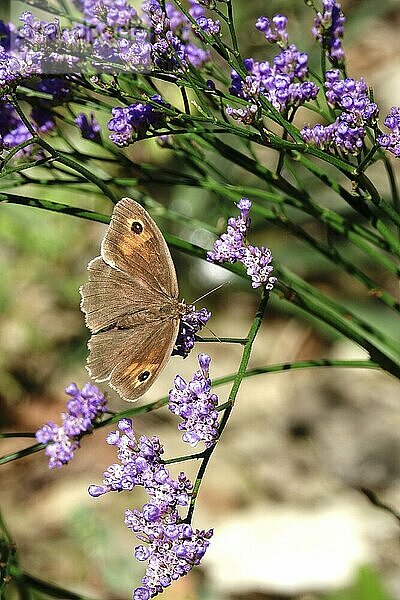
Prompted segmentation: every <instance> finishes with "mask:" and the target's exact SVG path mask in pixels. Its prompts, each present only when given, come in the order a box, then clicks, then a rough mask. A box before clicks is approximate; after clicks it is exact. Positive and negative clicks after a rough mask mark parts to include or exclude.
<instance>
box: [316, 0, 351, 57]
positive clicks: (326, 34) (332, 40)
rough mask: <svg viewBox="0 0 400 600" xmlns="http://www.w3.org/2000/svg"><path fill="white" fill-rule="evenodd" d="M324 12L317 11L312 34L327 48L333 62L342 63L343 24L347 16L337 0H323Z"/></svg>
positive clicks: (343, 55)
mask: <svg viewBox="0 0 400 600" xmlns="http://www.w3.org/2000/svg"><path fill="white" fill-rule="evenodd" d="M322 7H323V9H324V12H323V13H321V12H317V15H316V17H315V19H314V26H313V28H312V30H311V31H312V34H313V36H314V37H315V39H316V40H317V41H318V42H319V43H320V44H321V45H322V47H323V48H325V49H326V51H327V54H328V57H329V58H330V60H331V61H332V62H335V63H342V62H344V59H345V54H344V50H343V46H342V38H343V31H344V29H343V26H344V23H345V21H346V18H345V16H344V14H343V12H342V9H341V5H340V4H339V2H336V1H335V0H322Z"/></svg>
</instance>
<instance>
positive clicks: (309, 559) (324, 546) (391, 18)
mask: <svg viewBox="0 0 400 600" xmlns="http://www.w3.org/2000/svg"><path fill="white" fill-rule="evenodd" d="M6 4H7V3H6ZM11 4H13V3H12V2H11ZM133 4H134V3H133ZM342 7H343V10H344V12H345V15H346V17H347V24H346V29H345V40H344V41H345V49H346V53H347V65H348V73H349V76H354V77H357V78H358V77H360V76H364V77H365V79H366V80H367V82H368V84H370V85H371V86H373V87H374V90H375V99H376V101H377V103H378V104H379V106H380V108H381V115H382V116H383V115H385V114H387V112H388V111H389V109H390V107H391V106H392V105H399V104H400V65H399V60H398V57H399V55H400V36H399V35H398V31H399V28H400V2H399V0H383V1H382V2H376V1H375V0H359V1H352V0H348V1H345V0H343V2H342ZM9 8H10V7H9V6H5V5H4V6H3V3H2V5H1V10H2V11H3V15H1V14H0V16H3V18H7V15H6V14H5V13H6V11H7V10H8V9H9ZM235 9H236V14H237V24H238V33H239V39H240V44H241V48H242V50H243V56H253V57H254V58H256V59H266V58H269V57H271V56H272V55H273V50H272V49H271V48H270V47H267V46H266V44H265V43H264V41H263V36H262V35H260V34H259V33H258V32H257V31H256V29H255V27H254V23H255V21H256V19H257V18H258V16H260V15H261V14H266V15H267V16H272V15H274V14H275V13H277V12H283V13H285V14H287V15H288V16H289V32H290V36H291V41H292V42H293V43H296V44H297V46H298V47H299V49H302V50H305V51H307V52H309V53H310V62H311V65H312V66H313V67H315V68H317V67H318V62H319V53H318V48H317V46H316V44H314V42H313V40H312V37H311V34H310V32H309V30H310V27H311V22H312V11H311V10H310V9H307V7H305V5H304V3H303V2H301V1H300V0H292V1H290V0H280V1H279V2H278V1H275V0H271V1H270V2H268V3H265V2H264V1H262V0H252V2H251V3H250V2H242V1H241V0H237V1H236V5H235ZM310 114H311V113H310ZM310 114H308V115H307V118H308V119H310V118H311V117H312V115H311V117H310ZM96 116H97V115H96ZM100 120H101V119H100ZM102 124H103V125H104V124H105V121H103V123H102ZM105 134H106V132H105ZM70 135H72V136H73V135H76V133H73V132H70ZM85 144H87V142H85ZM129 152H130V153H131V155H132V156H133V157H134V159H135V161H136V162H140V161H141V160H146V161H147V162H152V163H154V164H160V165H164V166H168V165H169V164H170V165H171V166H175V167H176V165H174V161H175V159H174V157H173V155H172V154H171V153H169V151H167V150H160V149H159V148H158V147H157V146H156V144H153V143H150V142H146V143H140V144H136V145H135V146H134V147H132V148H131V149H130V150H129ZM269 161H271V162H269ZM265 163H266V164H267V165H268V166H273V165H275V157H272V156H271V155H270V154H268V153H267V152H266V154H265ZM220 167H221V169H224V168H225V169H226V168H228V167H227V165H226V164H225V165H224V164H223V163H221V165H220ZM230 172H232V181H235V180H236V181H239V180H240V183H243V184H245V183H246V184H249V185H251V184H252V183H253V181H252V179H251V178H250V176H248V180H246V181H244V179H243V178H244V175H243V172H239V171H236V170H235V169H234V168H232V169H231V171H230ZM118 175H119V176H132V174H129V173H126V172H124V171H123V169H121V170H120V171H119V173H118ZM374 177H375V178H374V182H375V184H376V185H377V186H378V187H379V185H381V186H383V187H384V186H385V185H386V184H385V183H384V181H383V175H381V174H380V173H379V172H378V171H376V173H374ZM381 177H382V180H381V179H380V178H381ZM312 185H313V194H314V195H315V196H316V197H317V198H319V199H320V200H321V201H322V202H323V201H324V200H325V201H327V202H329V201H332V202H333V200H332V198H329V191H327V188H326V189H318V187H315V186H316V183H315V180H313V181H312ZM23 189H24V190H26V195H28V196H36V197H40V195H41V194H43V197H46V198H48V199H52V200H54V201H60V202H64V203H70V204H71V205H76V206H85V207H86V208H89V209H93V210H98V211H100V212H104V213H110V212H111V207H110V204H109V202H107V201H106V200H104V199H102V198H99V197H98V195H95V194H92V195H91V194H90V193H88V192H80V191H79V190H77V191H74V192H73V194H72V193H71V192H66V190H65V189H63V188H62V186H58V187H57V186H53V187H52V188H51V190H50V191H49V190H45V189H42V188H41V187H39V186H37V185H33V184H26V185H24V188H23ZM147 189H148V190H149V193H151V195H152V196H153V197H154V198H155V199H156V200H158V201H159V202H160V203H161V204H162V205H166V206H169V207H170V208H171V209H173V210H174V211H176V212H177V213H180V214H183V215H186V216H189V217H191V218H193V219H195V218H199V219H201V218H204V214H209V215H210V221H209V223H210V225H213V226H216V227H222V225H221V223H220V222H218V221H217V215H218V214H219V215H221V208H220V207H221V205H219V206H216V205H215V199H214V198H213V197H212V196H211V195H208V194H207V193H206V192H205V191H199V190H195V189H192V188H182V187H180V188H174V187H173V186H171V187H168V188H167V187H166V186H162V187H159V186H157V185H152V186H150V187H148V188H147ZM132 193H134V191H132ZM223 210H225V211H226V212H225V214H223V215H222V217H221V219H222V224H223V222H224V220H225V218H226V217H227V216H228V215H229V214H231V213H232V207H231V206H230V205H229V204H227V205H226V206H225V207H224V208H223ZM346 210H350V209H347V208H346V207H343V214H346ZM152 214H153V215H154V217H155V218H156V219H157V221H158V223H159V224H160V226H161V228H162V230H163V231H168V232H170V233H174V234H176V235H179V236H180V237H182V238H184V239H188V240H189V241H191V242H193V243H196V244H199V245H201V246H203V247H205V248H211V247H212V244H213V241H214V239H215V235H214V234H213V233H212V232H210V231H209V230H208V229H205V228H202V227H201V226H199V227H198V228H197V229H196V230H193V228H190V229H189V228H186V227H185V224H184V222H182V221H179V220H175V221H170V220H166V219H164V218H163V214H162V211H161V210H160V209H159V208H157V207H155V208H154V210H153V212H152ZM104 232H105V226H103V225H99V224H95V223H90V222H85V221H82V220H79V219H77V218H74V217H69V216H64V215H56V214H51V213H46V212H45V211H39V210H36V209H32V208H26V207H20V206H1V210H0V238H1V246H0V281H1V285H0V311H1V314H0V339H1V346H2V349H1V354H0V421H1V425H2V430H3V431H35V430H36V429H37V428H38V427H39V426H40V425H42V423H44V422H45V421H47V420H49V419H51V420H54V421H56V422H57V421H58V420H59V414H60V412H61V411H62V410H63V407H64V404H65V400H66V398H65V395H64V392H63V389H64V388H65V386H66V385H68V384H69V383H70V382H71V381H75V382H76V383H77V384H78V385H79V386H81V385H82V384H84V383H85V382H86V381H87V380H88V376H87V373H86V371H85V368H84V365H85V358H86V341H87V338H88V332H87V330H86V328H85V325H84V320H83V316H82V314H81V312H80V310H79V300H80V299H79V292H78V288H79V286H80V285H81V284H82V283H83V282H84V281H85V278H86V265H87V262H88V261H89V260H90V259H92V258H93V257H94V256H96V255H97V254H98V253H99V244H100V241H101V239H102V237H103V235H104ZM252 235H253V238H252V242H253V243H259V244H264V245H267V246H269V247H270V248H271V249H272V251H273V254H274V256H276V258H277V259H279V261H280V262H281V263H282V264H285V265H287V266H288V267H290V268H291V269H293V270H294V271H295V272H296V273H298V274H299V275H301V276H302V277H304V278H306V280H307V281H309V282H311V283H313V284H314V285H317V286H318V287H320V289H322V290H324V291H325V292H327V293H328V294H330V295H332V296H334V297H335V298H336V300H339V301H341V302H343V303H344V304H345V305H347V306H349V307H350V308H351V307H353V306H355V305H357V310H360V311H362V314H363V315H364V317H367V318H369V319H371V320H373V321H374V322H375V323H379V324H380V326H381V327H382V329H383V330H385V331H391V333H392V335H396V333H399V334H400V332H395V331H393V324H392V321H391V315H390V313H389V312H388V311H386V310H384V309H383V308H382V305H380V304H379V303H377V302H376V301H374V299H373V298H372V297H368V296H366V295H365V294H363V300H362V302H361V300H360V299H359V296H358V293H359V289H360V288H359V285H358V284H356V283H354V281H352V280H351V278H350V277H348V276H347V275H343V274H342V273H341V272H339V271H337V270H336V269H335V267H334V265H332V264H331V263H328V262H327V261H325V260H324V259H322V258H319V257H318V256H317V255H316V254H315V253H314V252H312V251H310V250H309V248H308V247H306V246H304V245H302V244H301V242H299V241H297V240H295V239H294V238H292V237H290V236H289V235H288V234H285V233H282V231H281V230H278V229H276V228H274V226H273V225H270V226H267V225H266V224H265V222H262V223H261V222H260V223H257V222H255V227H254V229H253V231H252ZM357 258H358V259H359V257H357ZM174 260H175V264H176V268H177V273H178V278H179V281H180V286H181V291H182V296H184V297H185V299H186V300H187V301H192V300H194V299H195V298H197V297H198V296H200V295H202V294H203V293H205V292H207V291H208V290H209V289H210V288H212V287H213V286H214V285H216V284H218V283H219V282H220V281H224V280H225V279H228V280H229V281H231V284H230V286H228V287H224V288H222V289H221V290H219V291H218V292H216V293H214V294H212V295H211V296H209V297H208V298H207V300H205V301H204V302H202V303H201V306H202V305H203V304H204V305H206V306H207V307H208V308H209V309H210V310H212V312H213V317H212V320H211V321H210V327H211V328H212V330H213V331H214V332H215V333H216V334H217V335H219V336H232V337H233V336H238V337H243V336H244V335H246V333H247V329H248V327H249V324H250V319H251V318H252V315H253V314H254V310H255V308H256V305H257V300H258V296H257V294H255V293H254V292H252V291H251V289H250V288H249V285H248V284H247V282H246V281H244V280H239V278H235V277H234V276H232V275H229V277H227V276H226V271H222V270H221V269H219V268H218V267H213V266H212V265H206V264H204V263H202V262H201V261H198V260H196V259H189V258H188V257H184V256H183V255H181V254H178V253H175V254H174ZM361 266H362V267H363V268H365V269H366V270H367V271H368V269H369V271H368V272H369V273H370V274H371V276H373V277H375V278H376V280H377V281H378V282H381V283H385V281H384V280H383V281H382V276H381V274H380V273H379V272H378V271H379V270H377V272H374V271H373V270H372V269H370V268H369V265H368V264H367V262H365V264H362V265H361ZM392 292H393V293H396V290H395V289H394V290H393V289H392ZM196 349H197V350H198V351H207V352H208V353H210V354H211V356H212V365H211V374H212V376H213V377H219V376H222V375H226V374H229V373H234V372H235V371H236V368H237V365H238V362H239V360H240V348H239V347H234V346H226V345H223V346H222V345H219V344H215V343H214V344H212V345H211V344H208V345H206V344H199V345H198V346H197V347H196ZM196 354H197V353H196V352H195V353H192V355H191V356H190V357H189V358H188V359H186V360H185V361H182V359H181V358H179V357H174V358H173V359H172V360H171V361H170V362H169V364H168V366H167V368H166V369H165V371H164V373H163V375H162V377H160V379H159V380H158V381H157V383H156V384H155V385H154V386H153V387H152V388H151V390H150V392H148V394H147V395H146V397H144V398H143V399H141V400H140V402H143V403H145V402H148V401H151V400H155V399H157V398H159V397H161V396H164V395H165V394H166V393H167V391H168V390H169V389H170V388H171V386H172V382H173V378H174V376H175V375H176V374H177V373H178V372H179V373H180V374H181V375H182V376H183V377H188V378H190V377H191V375H192V373H193V371H194V370H195V369H196V363H197V361H196ZM321 357H324V358H327V357H330V358H366V355H365V353H363V351H362V350H360V348H358V347H357V346H355V345H353V344H351V343H350V342H346V341H343V340H341V339H339V338H337V337H336V336H334V335H333V334H332V333H331V332H330V331H328V330H325V329H321V328H320V327H316V326H315V323H313V322H311V321H309V320H307V319H305V318H303V317H301V316H300V315H299V314H297V313H294V312H293V311H290V310H289V309H288V307H287V306H285V305H284V303H283V302H282V301H280V300H279V299H276V298H273V299H272V301H271V303H270V307H269V309H268V311H267V315H266V318H265V322H264V324H263V327H262V330H261V333H260V335H259V337H258V339H257V342H256V345H255V348H254V353H253V356H252V361H251V365H250V366H265V365H267V364H271V363H278V362H284V361H295V360H301V359H313V358H321ZM102 389H103V390H104V391H105V389H106V388H105V387H103V388H102ZM228 390H229V387H228V386H226V387H220V388H218V390H217V393H218V396H219V398H220V401H221V402H223V401H225V400H226V398H227V394H228ZM107 394H108V397H109V401H110V405H111V408H112V409H114V410H122V409H124V408H127V405H126V404H123V403H122V401H121V400H120V399H119V398H118V397H117V396H116V395H115V394H113V393H112V392H110V391H109V390H107ZM398 400H399V388H398V385H397V382H396V381H395V380H394V379H393V378H391V377H390V376H389V375H386V374H384V373H379V372H375V371H366V370H365V371H364V370H355V369H351V370H328V369H326V370H325V369H324V370H320V369H319V370H308V371H304V372H302V371H297V372H289V373H282V374H269V375H264V376H257V377H255V378H251V379H249V380H246V381H245V382H244V383H243V385H242V388H241V391H240V394H239V397H238V401H237V404H236V407H235V410H234V413H233V416H232V418H231V421H230V423H229V427H228V428H227V430H226V432H225V433H224V437H223V440H222V442H221V443H220V444H219V446H218V448H217V450H216V451H215V453H214V455H213V458H212V461H211V463H210V465H209V467H208V470H207V476H206V478H205V481H204V482H203V486H202V489H201V495H200V498H199V501H198V504H197V509H196V513H195V520H194V524H195V526H197V527H199V528H204V529H208V528H210V527H213V528H214V530H215V534H214V538H213V540H212V544H211V547H210V549H209V551H208V554H207V555H206V557H205V559H204V561H203V566H202V568H200V569H197V570H194V571H193V572H192V573H191V574H190V575H189V576H188V577H186V578H184V579H182V580H181V581H178V582H177V583H175V584H174V586H173V588H172V589H169V590H168V589H167V590H166V591H165V593H164V598H165V599H166V600H172V599H176V600H189V599H193V600H197V599H199V600H200V599H201V600H205V599H216V600H241V599H248V600H322V599H324V600H396V599H398V598H400V569H399V567H400V539H399V532H400V529H399V523H398V522H396V519H395V518H394V517H393V516H392V515H390V514H388V513H387V512H384V511H381V510H379V509H377V508H376V507H374V506H372V505H371V503H370V502H369V501H368V499H367V498H366V497H365V495H363V494H362V493H361V492H360V488H362V487H368V488H371V489H373V490H374V491H375V492H376V493H377V494H378V495H379V497H380V498H381V499H383V500H384V501H385V502H387V503H388V504H390V505H392V506H394V507H397V508H398V509H399V510H400V433H399V432H400V406H399V402H398ZM176 425H177V419H176V418H175V417H174V416H172V415H171V414H170V413H169V412H168V411H167V409H162V410H159V411H156V412H153V413H150V414H148V415H145V416H143V417H139V418H137V419H135V423H134V426H135V429H136V431H137V432H138V433H140V434H142V433H143V434H146V435H154V434H157V435H158V436H159V437H160V439H161V440H162V441H163V443H164V444H165V448H166V456H176V455H180V454H184V453H185V452H186V450H187V449H185V446H184V444H183V443H182V442H181V441H180V434H179V432H178V431H177V429H176ZM111 429H112V428H111ZM109 430H110V429H107V430H106V429H101V430H99V431H97V432H96V433H95V434H94V435H91V436H88V437H87V438H85V439H84V440H83V443H82V448H81V450H79V451H78V452H77V453H76V456H75V458H74V460H73V461H72V463H71V464H70V465H69V466H67V467H64V468H62V469H60V470H55V471H49V470H48V468H47V461H46V458H45V456H44V454H43V453H39V454H35V455H33V456H30V457H28V458H26V459H23V460H20V461H17V462H12V463H9V464H7V465H4V466H2V467H1V485H0V502H1V508H2V511H3V514H4V517H5V520H6V522H7V524H8V527H9V529H10V530H11V532H12V535H13V537H14V539H15V542H16V544H17V548H18V555H19V560H20V562H21V564H22V566H23V567H24V569H26V571H27V572H29V573H30V574H32V575H36V576H38V577H40V578H42V579H45V580H49V581H52V582H54V583H57V584H58V585H60V586H63V587H66V588H67V589H71V590H74V591H76V592H79V593H82V594H86V595H88V596H92V597H94V598H102V599H103V600H117V599H123V598H129V597H130V596H131V590H132V588H133V587H135V586H137V585H138V583H139V580H140V578H141V576H142V572H143V569H142V567H141V566H140V564H139V563H137V562H136V561H135V559H134V557H133V548H134V546H135V545H136V540H135V538H134V536H133V535H132V533H131V532H130V531H128V530H127V529H126V527H125V526H124V524H123V515H124V509H125V508H127V507H129V508H132V507H133V506H136V507H139V508H140V507H141V506H142V504H143V502H144V500H145V498H144V496H141V494H140V493H138V492H136V491H135V493H134V494H125V493H124V494H118V495H117V494H114V495H112V494H108V495H106V496H105V497H102V498H99V499H97V500H94V499H92V498H90V497H89V496H88V494H87V487H88V485H89V484H91V483H100V481H101V479H102V472H103V470H104V469H105V468H106V467H107V466H108V465H109V464H111V463H112V462H114V453H113V450H112V449H111V448H110V447H109V446H107V444H106V443H105V441H104V440H105V436H106V434H107V433H108V431H109ZM0 444H1V448H0V453H1V455H4V454H6V453H7V452H12V451H14V450H18V449H20V448H23V447H24V446H25V445H28V444H27V443H26V440H25V441H24V440H16V439H3V440H0ZM184 468H185V471H186V472H187V474H188V475H189V476H191V477H194V475H195V472H196V471H195V469H196V465H195V464H187V465H185V466H184ZM171 471H172V472H174V473H177V472H178V471H177V470H175V471H174V470H173V469H171ZM37 597H39V596H37Z"/></svg>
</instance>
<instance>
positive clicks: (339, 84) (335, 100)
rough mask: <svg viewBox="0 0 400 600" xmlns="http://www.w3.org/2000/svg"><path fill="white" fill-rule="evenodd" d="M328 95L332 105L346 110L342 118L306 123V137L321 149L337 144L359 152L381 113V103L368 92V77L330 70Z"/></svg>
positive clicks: (341, 147)
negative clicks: (326, 122) (355, 77)
mask: <svg viewBox="0 0 400 600" xmlns="http://www.w3.org/2000/svg"><path fill="white" fill-rule="evenodd" d="M325 88H326V98H327V101H328V104H329V105H330V106H331V107H332V108H339V109H341V110H342V112H341V114H340V115H339V116H338V118H337V119H336V120H335V121H334V122H333V123H331V124H329V125H327V126H323V125H320V124H318V125H316V126H315V127H313V128H310V127H304V128H303V129H302V131H301V135H302V138H303V140H304V141H305V142H307V143H308V144H314V145H315V146H318V147H319V148H321V149H324V150H327V149H329V148H336V149H338V150H341V151H342V152H345V153H352V154H357V153H358V152H360V150H361V149H362V147H363V143H364V137H365V126H366V125H370V124H372V122H373V121H374V120H375V119H376V117H377V116H378V112H379V111H378V107H377V105H376V104H375V102H371V100H370V99H369V98H368V96H367V91H368V90H367V85H366V83H365V81H364V79H359V80H356V79H352V78H350V77H348V78H346V79H340V71H339V70H338V69H331V70H330V71H327V72H326V81H325Z"/></svg>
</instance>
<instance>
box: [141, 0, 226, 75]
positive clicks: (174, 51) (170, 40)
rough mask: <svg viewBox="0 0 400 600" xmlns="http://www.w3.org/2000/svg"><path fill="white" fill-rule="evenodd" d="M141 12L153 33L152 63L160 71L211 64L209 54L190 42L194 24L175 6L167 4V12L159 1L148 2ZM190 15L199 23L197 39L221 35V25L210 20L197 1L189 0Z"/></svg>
mask: <svg viewBox="0 0 400 600" xmlns="http://www.w3.org/2000/svg"><path fill="white" fill-rule="evenodd" d="M142 9H143V12H144V14H145V20H146V21H147V23H148V25H150V26H151V28H152V30H153V32H154V42H153V44H152V59H153V62H154V64H155V65H156V66H157V67H159V68H163V69H166V70H173V71H176V70H180V69H181V68H182V67H184V66H186V65H188V64H191V65H193V66H194V67H195V68H201V67H202V66H203V65H204V64H205V63H207V62H208V61H209V60H210V58H211V55H210V52H209V51H208V50H204V49H203V48H201V47H200V46H198V45H197V44H195V43H194V42H193V41H191V39H190V35H191V32H192V30H193V27H192V24H191V22H190V21H189V19H188V18H187V17H186V15H185V14H183V13H182V12H181V11H180V10H178V9H177V8H176V7H175V6H174V5H173V4H172V2H166V4H165V10H164V9H163V8H162V6H161V4H160V3H159V2H158V0H146V1H145V2H144V3H143V5H142ZM189 12H190V15H191V16H192V17H193V19H195V21H196V23H197V27H198V29H197V31H196V33H197V36H198V37H199V36H200V32H201V31H204V32H205V33H212V34H215V35H216V34H217V33H219V28H220V26H219V22H218V21H216V22H214V21H212V20H211V19H208V18H207V17H206V15H205V11H204V7H203V6H201V5H200V4H199V3H198V2H197V0H190V9H189Z"/></svg>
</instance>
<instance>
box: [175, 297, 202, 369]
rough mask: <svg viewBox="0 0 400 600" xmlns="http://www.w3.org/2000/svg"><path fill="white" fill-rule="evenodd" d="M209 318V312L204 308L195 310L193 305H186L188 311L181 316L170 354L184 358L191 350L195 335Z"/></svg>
mask: <svg viewBox="0 0 400 600" xmlns="http://www.w3.org/2000/svg"><path fill="white" fill-rule="evenodd" d="M210 318H211V313H210V312H209V311H208V310H207V309H206V308H201V309H200V310H196V307H195V306H188V312H187V313H186V314H184V315H183V316H182V317H181V320H180V324H179V332H178V337H177V339H176V342H175V346H174V349H173V351H172V355H173V356H174V355H179V356H183V358H186V357H187V356H188V354H189V353H190V351H191V350H192V348H193V346H194V342H195V335H196V333H197V332H198V331H200V330H201V329H202V328H203V327H204V325H206V323H207V322H208V321H209V319H210Z"/></svg>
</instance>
